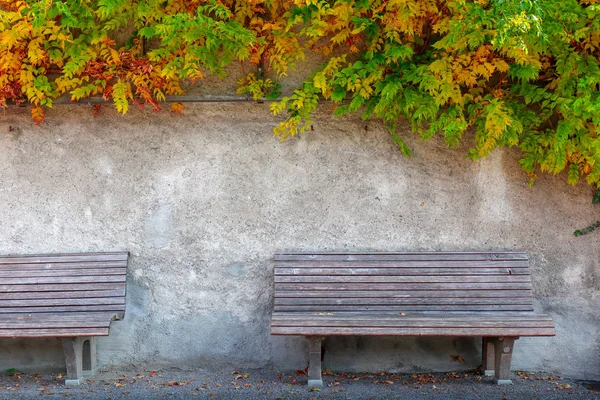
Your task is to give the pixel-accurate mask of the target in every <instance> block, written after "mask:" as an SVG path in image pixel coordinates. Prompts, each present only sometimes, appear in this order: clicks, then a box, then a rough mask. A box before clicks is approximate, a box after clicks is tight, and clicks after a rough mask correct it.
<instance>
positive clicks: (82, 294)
mask: <svg viewBox="0 0 600 400" xmlns="http://www.w3.org/2000/svg"><path fill="white" fill-rule="evenodd" d="M94 297H95V298H100V297H125V289H124V288H123V289H120V290H90V291H86V290H79V291H72V292H16V293H0V300H34V299H76V298H77V299H80V298H94Z"/></svg>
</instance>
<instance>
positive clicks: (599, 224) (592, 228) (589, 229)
mask: <svg viewBox="0 0 600 400" xmlns="http://www.w3.org/2000/svg"><path fill="white" fill-rule="evenodd" d="M599 228H600V221H596V222H595V223H593V224H591V225H590V226H587V227H585V228H583V229H577V230H576V231H575V232H573V234H574V235H575V237H577V236H583V235H587V234H588V233H592V232H594V231H595V230H596V229H599Z"/></svg>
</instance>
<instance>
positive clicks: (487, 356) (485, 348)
mask: <svg viewBox="0 0 600 400" xmlns="http://www.w3.org/2000/svg"><path fill="white" fill-rule="evenodd" d="M482 342H483V343H482V345H481V357H482V362H481V365H482V367H483V374H484V375H485V376H494V363H495V362H494V358H495V354H496V349H495V348H494V338H489V337H484V338H483V341H482Z"/></svg>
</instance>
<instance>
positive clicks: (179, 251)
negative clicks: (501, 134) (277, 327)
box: [0, 104, 600, 379]
mask: <svg viewBox="0 0 600 400" xmlns="http://www.w3.org/2000/svg"><path fill="white" fill-rule="evenodd" d="M28 113H29V111H28V110H26V109H14V108H13V109H10V110H9V111H7V112H5V113H4V115H3V116H2V117H1V120H0V171H1V172H0V210H1V212H0V250H1V252H2V253H39V252H58V251H60V252H68V251H99V250H129V251H130V252H131V253H132V258H131V264H130V267H129V276H128V299H127V301H128V304H127V314H126V318H125V320H124V321H122V322H116V323H114V324H113V328H112V330H111V335H110V336H109V337H107V338H102V339H100V340H99V357H100V363H101V364H102V365H104V366H110V365H114V366H117V367H122V368H124V367H128V366H131V365H134V366H136V367H139V366H144V365H147V366H152V368H158V367H160V366H177V367H180V368H194V367H204V368H220V367H226V366H227V367H228V366H233V367H235V368H253V367H264V366H273V367H276V368H279V369H282V370H294V369H299V368H304V367H305V366H306V344H305V342H304V340H303V339H302V338H285V337H271V336H270V335H269V328H268V327H269V316H270V311H271V307H272V299H271V291H272V289H271V287H272V281H273V276H272V264H271V261H270V258H271V256H272V254H273V253H274V252H276V251H278V250H378V249H382V250H487V249H497V250H513V249H518V250H526V251H527V252H529V254H530V255H531V258H532V262H533V280H534V287H535V291H536V309H537V311H539V312H544V313H549V314H550V315H551V316H552V317H553V318H554V320H555V321H556V324H557V332H558V336H557V337H555V338H533V339H521V340H519V341H518V342H517V345H516V354H515V357H514V369H527V370H545V371H550V372H554V373H559V374H563V375H566V376H571V377H575V378H584V379H600V341H599V340H600V339H599V338H600V315H599V312H598V310H599V309H600V291H598V290H596V288H597V287H599V286H600V280H599V278H600V246H599V244H600V236H599V234H597V233H596V234H590V235H587V236H584V237H581V238H575V237H573V231H574V230H575V229H577V228H582V227H585V226H587V225H588V224H590V223H591V222H593V221H595V220H596V219H598V217H599V215H598V214H599V211H600V210H599V209H598V206H593V205H592V204H591V190H590V188H588V187H585V186H584V185H581V186H577V187H575V188H571V187H568V186H567V185H566V184H565V182H564V181H565V179H564V176H559V177H556V178H554V177H548V176H542V177H541V178H540V180H539V181H538V182H537V184H536V185H535V187H534V188H533V189H529V188H528V178H527V177H526V176H525V175H524V174H523V173H522V172H521V171H520V168H519V165H518V164H517V161H516V158H517V156H518V154H517V153H516V152H515V151H497V152H495V153H494V154H493V155H492V156H491V157H489V158H488V159H485V160H483V161H481V162H479V163H473V162H471V161H469V160H466V159H464V158H463V157H464V155H465V154H466V147H464V148H461V149H458V150H449V149H446V147H445V146H444V145H443V143H441V142H440V141H438V140H432V141H430V142H428V143H420V142H419V140H418V139H417V138H415V137H414V136H412V135H411V134H410V133H408V127H403V128H402V129H403V130H405V131H406V133H405V135H404V136H405V137H406V138H407V141H408V143H409V144H410V145H411V146H412V147H413V149H414V157H413V158H410V159H409V158H403V157H402V156H401V155H400V152H399V151H398V150H397V148H396V147H395V145H394V144H393V142H392V141H391V140H390V137H389V135H388V134H387V133H386V131H385V130H384V129H383V128H382V127H381V126H380V125H378V124H376V123H369V124H368V129H365V124H364V123H363V122H361V121H360V120H359V119H358V118H355V119H343V120H339V119H334V118H333V117H330V116H329V115H328V114H327V113H326V112H324V113H323V114H321V115H319V116H318V117H317V118H316V121H315V131H314V132H311V133H309V134H306V135H304V136H302V137H300V138H297V139H294V140H289V141H287V142H285V143H279V141H278V140H276V139H274V138H273V137H272V131H271V129H272V127H273V126H274V125H275V123H276V120H275V119H274V118H273V117H271V116H270V114H269V113H268V106H267V105H260V104H234V105H222V104H210V105H195V106H188V108H187V109H186V110H185V115H184V116H178V115H174V114H172V113H168V112H163V113H160V114H153V113H151V112H143V111H137V110H134V111H132V112H131V113H130V114H128V115H126V116H124V117H122V116H120V115H117V114H116V113H114V112H113V111H111V110H110V109H109V108H107V107H105V108H104V109H103V110H102V111H101V113H100V115H99V116H98V117H96V118H93V117H92V116H91V111H90V110H89V109H88V107H85V106H68V107H57V108H56V109H54V110H52V111H50V112H49V113H48V116H47V120H46V121H45V122H44V124H43V125H42V126H41V127H37V126H34V125H33V124H32V123H31V121H30V117H29V114H28ZM9 125H10V126H12V132H9V129H8V126H9ZM326 347H327V349H328V352H327V356H326V359H325V368H330V369H336V370H346V371H349V370H353V371H363V370H375V371H376V370H388V371H417V370H420V371H431V370H457V369H460V368H473V367H476V366H477V365H478V363H479V357H480V344H479V343H478V341H475V340H471V339H465V338H455V339H453V338H439V339H418V338H404V339H402V338H384V339H378V338H364V337H363V338H339V339H333V338H332V339H329V340H328V341H327V342H326ZM456 354H458V355H461V356H462V357H463V358H464V359H465V360H466V362H465V364H464V365H460V364H457V362H456V361H454V360H452V359H451V357H450V355H456ZM62 366H63V360H62V358H61V348H60V346H59V342H58V341H57V340H54V339H51V340H27V341H23V340H8V339H1V340H0V370H6V369H7V368H17V369H21V370H33V371H37V370H42V369H60V368H62Z"/></svg>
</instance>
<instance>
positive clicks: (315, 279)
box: [275, 275, 531, 283]
mask: <svg viewBox="0 0 600 400" xmlns="http://www.w3.org/2000/svg"><path fill="white" fill-rule="evenodd" d="M530 281H531V278H529V277H528V276H523V275H514V276H513V275H504V276H496V275H490V276H362V275H361V276H312V275H302V276H275V283H329V282H331V283H447V282H457V283H529V282H530Z"/></svg>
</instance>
